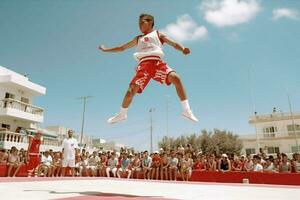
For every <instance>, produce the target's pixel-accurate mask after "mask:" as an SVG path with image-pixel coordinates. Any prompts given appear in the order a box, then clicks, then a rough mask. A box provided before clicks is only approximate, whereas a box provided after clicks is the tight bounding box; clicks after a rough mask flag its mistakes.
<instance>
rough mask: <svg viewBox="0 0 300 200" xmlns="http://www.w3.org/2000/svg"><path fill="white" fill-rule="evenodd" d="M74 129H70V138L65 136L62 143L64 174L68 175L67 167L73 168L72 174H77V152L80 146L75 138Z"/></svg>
mask: <svg viewBox="0 0 300 200" xmlns="http://www.w3.org/2000/svg"><path fill="white" fill-rule="evenodd" d="M73 133H74V132H73V130H68V138H65V139H64V141H63V143H62V148H63V149H62V153H63V157H62V176H65V175H66V168H67V167H70V168H71V173H72V176H74V175H75V170H74V167H75V152H76V149H77V148H78V142H77V140H76V139H75V138H73Z"/></svg>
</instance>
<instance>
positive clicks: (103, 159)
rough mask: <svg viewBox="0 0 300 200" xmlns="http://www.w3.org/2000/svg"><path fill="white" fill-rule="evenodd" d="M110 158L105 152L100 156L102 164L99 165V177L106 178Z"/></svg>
mask: <svg viewBox="0 0 300 200" xmlns="http://www.w3.org/2000/svg"><path fill="white" fill-rule="evenodd" d="M107 161H108V158H107V156H106V153H105V152H102V153H101V154H100V163H99V176H106V172H105V170H106V167H107Z"/></svg>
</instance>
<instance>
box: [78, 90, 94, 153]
mask: <svg viewBox="0 0 300 200" xmlns="http://www.w3.org/2000/svg"><path fill="white" fill-rule="evenodd" d="M89 98H92V96H82V97H78V99H82V100H83V112H82V123H81V132H80V149H82V147H83V145H82V137H83V129H84V118H85V107H86V100H87V99H89Z"/></svg>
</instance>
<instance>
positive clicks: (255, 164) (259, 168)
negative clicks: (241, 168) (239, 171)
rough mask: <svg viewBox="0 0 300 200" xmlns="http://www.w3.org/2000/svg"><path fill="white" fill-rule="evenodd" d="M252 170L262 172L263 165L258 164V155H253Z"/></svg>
mask: <svg viewBox="0 0 300 200" xmlns="http://www.w3.org/2000/svg"><path fill="white" fill-rule="evenodd" d="M253 171H254V172H262V171H263V166H262V165H261V164H260V157H259V156H258V155H255V156H253Z"/></svg>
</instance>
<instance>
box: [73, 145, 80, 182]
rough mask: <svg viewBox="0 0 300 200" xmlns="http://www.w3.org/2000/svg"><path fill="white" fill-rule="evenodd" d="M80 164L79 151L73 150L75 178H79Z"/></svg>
mask: <svg viewBox="0 0 300 200" xmlns="http://www.w3.org/2000/svg"><path fill="white" fill-rule="evenodd" d="M80 164H81V154H80V149H76V150H75V167H74V172H75V176H80Z"/></svg>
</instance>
